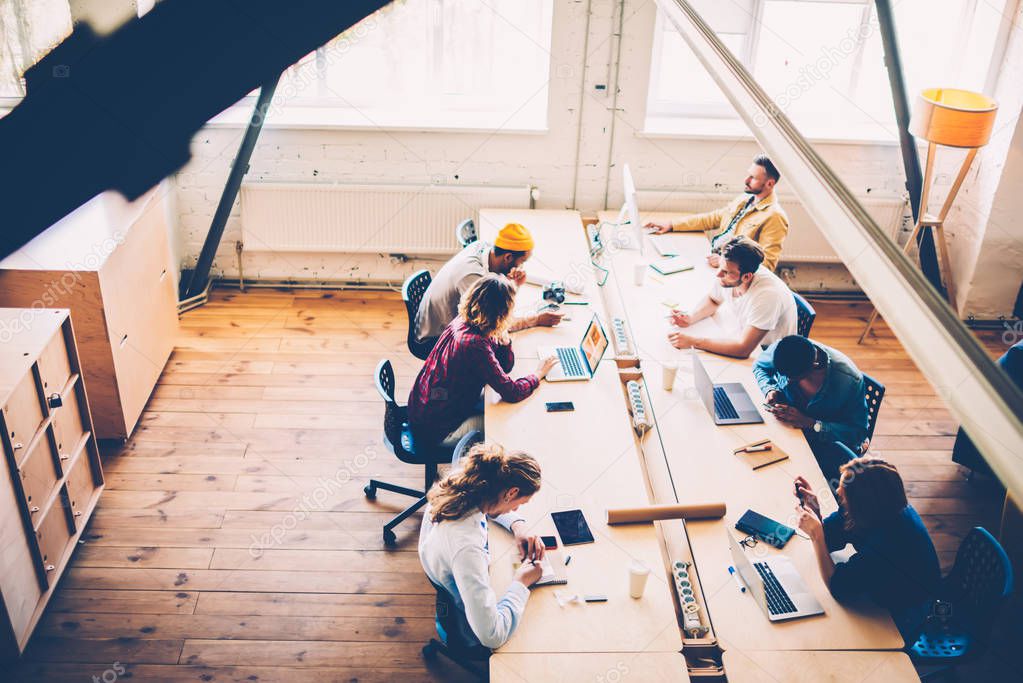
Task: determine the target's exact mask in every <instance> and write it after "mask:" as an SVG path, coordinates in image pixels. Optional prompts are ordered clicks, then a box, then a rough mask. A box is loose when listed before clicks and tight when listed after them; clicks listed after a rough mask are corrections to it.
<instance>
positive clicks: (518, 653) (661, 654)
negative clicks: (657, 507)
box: [480, 210, 688, 681]
mask: <svg viewBox="0 0 1023 683" xmlns="http://www.w3.org/2000/svg"><path fill="white" fill-rule="evenodd" d="M511 221H516V222H521V223H523V224H525V225H526V226H527V227H529V229H530V230H531V231H532V232H533V233H534V235H537V237H538V239H537V245H536V249H535V250H534V257H533V258H534V260H535V261H536V263H535V264H534V263H533V262H532V261H531V262H530V264H527V269H528V268H529V267H530V266H533V267H540V268H545V269H547V270H549V272H551V273H552V275H556V274H557V273H559V272H568V271H569V270H570V269H571V268H573V267H581V266H576V265H575V264H579V263H581V264H582V265H585V266H588V264H589V258H588V252H587V251H586V248H585V242H584V241H583V239H582V235H583V232H582V224H581V221H580V218H579V215H578V214H577V213H575V212H569V211H535V212H528V213H527V214H525V215H524V214H523V212H521V211H514V212H513V211H492V210H487V211H483V212H481V215H480V227H481V235H482V237H483V238H484V239H488V238H490V237H492V235H493V234H494V233H495V232H496V231H497V230H498V229H499V228H500V227H501V226H502V225H504V224H505V223H507V222H511ZM581 284H582V286H583V289H584V291H583V294H582V295H580V296H579V297H578V298H580V299H583V300H586V301H588V302H589V305H587V306H577V307H572V308H573V309H574V310H571V313H572V314H573V315H572V319H571V320H569V321H565V322H563V323H562V324H561V325H559V326H558V327H556V328H553V329H547V328H544V329H536V330H526V331H523V332H519V333H516V334H515V335H514V337H513V339H514V347H515V352H516V359H517V360H516V367H515V369H514V370H513V373H512V374H513V375H514V376H519V375H522V374H526V373H528V372H532V370H533V369H534V367H535V365H536V363H537V358H536V348H537V346H538V345H541V344H542V345H576V344H578V343H579V340H580V338H581V337H582V334H583V331H584V329H585V327H586V325H587V324H588V322H589V319H590V317H591V316H592V315H593V314H594V313H598V314H599V315H600V316H601V318H602V319H605V320H606V316H605V311H604V307H603V301H602V299H601V296H600V292H599V290H598V288H597V286H596V283H595V282H593V281H585V282H582V283H581ZM539 292H540V289H539V288H537V287H524V288H523V290H522V292H521V293H520V295H519V299H520V300H519V301H518V302H517V305H518V306H519V307H521V308H532V307H535V304H536V303H537V302H538V300H539ZM610 351H611V350H610V349H609V353H608V354H607V355H606V356H605V358H604V360H603V361H602V362H601V363H600V365H599V366H598V369H597V372H596V374H595V376H594V377H593V379H592V380H590V381H589V382H564V383H547V382H544V383H543V384H542V385H541V387H540V388H539V389H538V390H537V392H536V393H535V394H534V395H533V396H531V397H530V398H529V399H527V400H525V401H523V402H521V403H517V404H508V403H505V402H503V401H501V400H499V398H498V397H497V396H496V395H495V394H494V393H493V392H492V391H490V390H489V389H488V391H487V396H486V402H485V404H486V431H487V438H488V440H492V441H496V442H499V443H502V444H504V445H505V446H506V447H509V448H515V449H521V450H524V451H526V452H527V453H530V454H532V455H533V456H534V457H536V458H537V459H538V460H539V461H540V464H541V467H542V468H543V487H542V488H541V489H540V491H539V492H538V493H537V494H536V495H535V496H534V497H533V499H532V500H531V501H530V502H529V504H527V505H525V506H523V508H522V509H521V510H520V512H521V513H522V514H523V515H524V516H525V517H526V518H527V520H528V523H529V524H530V525H531V528H530V530H531V532H532V533H537V534H552V533H554V526H553V522H552V521H551V519H550V514H549V513H550V512H553V511H556V510H563V509H571V508H580V509H582V510H583V513H584V515H585V516H586V519H587V522H588V523H589V526H590V529H591V531H592V532H593V535H594V538H595V539H596V541H595V542H594V543H592V544H586V545H579V546H572V547H568V548H562V550H561V554H562V556H563V557H568V556H571V558H572V559H571V562H570V563H569V565H568V566H566V567H565V572H566V574H567V576H568V585H567V586H548V587H543V588H536V589H534V590H533V591H532V595H531V597H530V600H529V603H528V605H527V607H526V613H525V615H524V616H523V621H522V624H521V625H520V627H519V628H518V629H517V630H516V632H515V634H514V635H513V636H512V638H511V639H510V640H509V641H508V642H507V643H506V644H505V645H504V646H503V647H501V648H500V649H499V650H498V651H497V652H496V653H495V655H494V657H493V658H492V660H491V666H490V668H491V674H492V676H493V677H494V678H495V679H497V680H530V681H532V680H544V681H546V680H566V681H567V680H580V679H588V680H594V679H595V677H596V676H598V675H604V676H605V680H614V675H612V674H611V673H610V672H612V671H617V672H618V674H617V675H621V670H620V669H618V668H616V667H619V666H625V667H627V668H629V669H632V670H634V671H636V672H646V671H656V672H657V676H659V678H650V679H649V680H664V681H686V680H688V676H687V673H686V668H685V663H684V660H683V659H682V657H681V655H680V654H679V653H680V651H681V649H682V640H681V636H680V633H679V628H678V620H677V617H676V614H675V610H674V606H673V603H672V601H671V598H670V595H671V587H670V586H669V584H668V576H667V574H666V572H665V571H663V567H664V557H663V555H662V544H661V542H660V539H659V538H658V535H657V532H656V530H655V528H654V527H653V526H651V525H631V526H624V527H622V526H619V527H610V526H608V525H607V524H606V523H605V517H604V511H605V510H606V509H607V507H608V506H618V505H620V506H634V505H644V504H647V503H648V502H649V500H650V497H649V494H648V489H647V486H646V483H645V480H644V472H643V469H642V467H641V464H640V461H639V458H638V457H637V454H636V449H635V437H634V435H633V431H632V429H631V423H630V420H629V416H628V414H627V412H626V411H625V410H624V399H623V398H622V389H621V380H620V378H619V373H618V368H617V366H616V364H615V362H614V359H613V358H612V355H613V354H612V353H611V352H610ZM565 400H570V401H572V402H573V403H574V404H575V411H574V412H569V413H553V414H552V413H547V412H546V410H545V406H544V403H545V402H547V401H565ZM490 548H491V578H492V581H493V584H494V587H495V590H497V591H503V590H504V587H505V586H507V584H508V582H509V581H510V580H511V577H512V574H513V570H512V560H513V556H514V554H515V552H516V551H515V549H514V547H513V543H512V539H511V537H510V535H509V534H507V533H505V532H503V531H501V530H499V529H495V530H492V531H491V533H490ZM634 561H638V562H641V563H643V564H645V565H646V566H648V567H650V568H651V570H652V571H651V575H650V578H649V580H648V582H647V587H646V591H645V593H644V595H643V597H642V598H640V599H638V600H634V599H632V598H630V597H629V595H628V567H629V565H630V564H631V563H632V562H634ZM556 590H563V591H564V592H565V593H570V594H578V595H580V596H581V595H586V594H591V593H601V594H604V595H606V596H607V597H608V601H607V602H604V603H581V604H580V603H569V604H566V605H565V606H564V607H561V606H559V603H558V601H557V599H556V598H555V596H554V592H555V591H556ZM541 654H542V655H543V656H539V655H541ZM669 661H670V662H675V663H676V664H677V665H676V666H670V667H668V666H665V662H669ZM644 679H646V676H644Z"/></svg>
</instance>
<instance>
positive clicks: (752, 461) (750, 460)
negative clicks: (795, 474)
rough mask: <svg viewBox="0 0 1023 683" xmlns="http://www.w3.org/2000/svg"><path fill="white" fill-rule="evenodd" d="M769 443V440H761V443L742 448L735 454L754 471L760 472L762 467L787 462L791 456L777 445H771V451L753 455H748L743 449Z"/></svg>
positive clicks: (757, 452) (755, 442)
mask: <svg viewBox="0 0 1023 683" xmlns="http://www.w3.org/2000/svg"><path fill="white" fill-rule="evenodd" d="M765 441H767V439H760V440H759V441H753V442H752V443H748V444H746V445H745V446H740V447H739V448H737V449H736V450H734V451H733V453H734V454H735V455H736V456H738V457H739V458H742V460H743V462H745V463H746V464H747V465H749V466H750V467H751V468H752V469H754V470H759V469H760V468H761V467H767V466H768V465H773V464H774V463H776V462H781V461H782V460H787V459H788V457H789V454H788V453H786V452H785V451H783V450H782V449H780V448H778V446H777V444H774V443H772V444H771V450H769V451H754V452H753V453H746V452H744V451H743V450H742V449H743V448H746V447H748V446H759V445H760V444H762V443H764V442H765Z"/></svg>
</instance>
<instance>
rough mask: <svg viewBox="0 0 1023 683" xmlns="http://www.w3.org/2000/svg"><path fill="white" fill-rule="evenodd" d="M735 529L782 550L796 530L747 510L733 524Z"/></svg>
mask: <svg viewBox="0 0 1023 683" xmlns="http://www.w3.org/2000/svg"><path fill="white" fill-rule="evenodd" d="M735 528H736V529H738V530H739V531H741V532H743V533H744V534H749V535H750V536H753V537H754V538H756V539H757V540H758V541H763V542H764V543H767V544H768V545H773V546H774V547H775V548H783V547H785V544H786V543H788V542H789V539H790V538H792V535H793V534H794V533H796V530H795V529H793V528H792V527H790V526H785V525H784V524H782V523H781V522H776V521H774V520H773V519H771V518H770V517H764V516H763V515H762V514H760V513H759V512H753V510H747V511H746V513H745V514H744V515H743V516H742V517H740V518H739V521H738V522H736V523H735Z"/></svg>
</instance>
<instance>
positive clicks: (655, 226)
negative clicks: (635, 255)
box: [643, 221, 671, 235]
mask: <svg viewBox="0 0 1023 683" xmlns="http://www.w3.org/2000/svg"><path fill="white" fill-rule="evenodd" d="M643 227H644V228H648V229H649V230H650V232H651V233H653V234H654V235H663V234H664V233H666V232H671V223H655V222H654V221H647V223H646V225H644V226H643Z"/></svg>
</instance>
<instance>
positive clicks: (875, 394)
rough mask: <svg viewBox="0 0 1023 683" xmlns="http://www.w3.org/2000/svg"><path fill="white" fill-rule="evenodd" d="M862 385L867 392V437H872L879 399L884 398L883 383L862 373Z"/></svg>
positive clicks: (875, 425) (879, 406)
mask: <svg viewBox="0 0 1023 683" xmlns="http://www.w3.org/2000/svg"><path fill="white" fill-rule="evenodd" d="M863 386H864V389H865V390H866V393H867V439H873V438H874V428H875V427H877V413H878V411H880V410H881V400H882V399H884V385H883V384H881V383H880V382H878V381H877V380H876V379H874V378H873V377H871V376H870V375H868V374H867V373H863Z"/></svg>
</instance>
